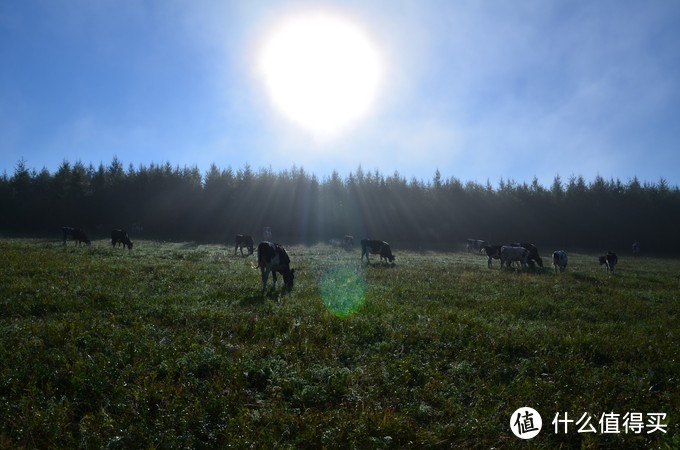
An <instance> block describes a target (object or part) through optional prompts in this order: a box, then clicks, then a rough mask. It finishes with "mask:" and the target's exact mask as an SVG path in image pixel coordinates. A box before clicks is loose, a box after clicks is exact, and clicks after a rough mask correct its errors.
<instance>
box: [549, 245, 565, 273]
mask: <svg viewBox="0 0 680 450" xmlns="http://www.w3.org/2000/svg"><path fill="white" fill-rule="evenodd" d="M552 259H553V267H554V268H555V273H557V271H558V270H559V271H560V272H564V270H565V269H566V268H567V263H568V262H569V257H568V256H567V252H565V251H564V250H556V251H554V252H553V254H552Z"/></svg>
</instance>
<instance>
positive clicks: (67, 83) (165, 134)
mask: <svg viewBox="0 0 680 450" xmlns="http://www.w3.org/2000/svg"><path fill="white" fill-rule="evenodd" d="M309 11H323V12H324V13H326V14H329V15H333V16H337V17H342V18H344V19H345V20H347V21H349V22H350V23H352V24H354V25H355V26H356V27H357V28H358V29H360V30H361V31H362V33H363V34H364V35H365V36H366V37H368V39H369V40H370V41H371V42H373V44H374V46H375V49H376V52H377V54H379V55H380V62H381V67H382V77H381V81H380V83H379V85H378V89H377V93H376V95H375V99H374V101H373V103H372V104H371V107H370V109H369V110H368V112H367V113H366V114H365V115H364V116H362V117H361V119H360V120H357V121H356V122H355V123H353V124H352V125H351V126H350V127H349V128H348V129H346V130H345V131H343V132H342V133H339V134H337V135H335V136H333V137H331V138H327V137H326V138H319V137H318V136H315V135H312V134H310V133H309V132H307V131H306V130H305V129H303V128H301V127H299V126H298V125H297V124H296V123H294V122H292V121H291V120H289V119H287V118H286V117H284V116H283V115H282V114H280V113H279V111H277V110H276V109H275V108H274V107H273V104H272V100H271V98H270V96H269V94H268V92H267V90H266V89H265V87H264V83H263V80H262V78H261V76H259V75H258V74H259V72H258V61H259V60H258V58H259V56H258V55H259V52H260V48H262V45H263V42H264V41H265V39H266V37H267V36H268V35H269V34H270V33H271V30H272V28H274V27H276V26H277V24H278V23H279V21H280V20H281V18H283V17H291V16H295V15H296V14H304V13H305V12H309ZM0 61H1V63H0V66H1V67H0V174H2V173H3V172H6V173H7V174H8V175H10V176H11V175H12V174H13V172H14V169H15V167H16V164H17V162H18V161H19V160H21V159H23V160H25V161H26V164H27V166H28V167H29V168H33V169H36V170H40V169H41V168H43V167H45V168H47V169H48V170H50V171H54V170H56V169H57V167H58V166H59V165H60V164H61V162H62V161H64V160H68V161H69V162H71V163H73V162H76V161H81V162H83V163H84V164H85V165H89V164H93V165H95V166H98V165H99V164H100V163H103V164H104V165H108V164H109V163H110V162H111V160H112V159H113V157H114V156H116V157H118V158H119V159H120V160H121V161H122V162H123V164H124V165H125V166H126V167H127V166H128V165H129V164H132V165H133V166H135V167H137V166H139V165H140V164H144V165H149V164H150V163H156V164H162V163H165V162H166V161H168V162H170V163H171V164H172V165H173V166H175V165H179V166H185V165H186V166H194V165H196V166H198V167H199V169H201V171H202V172H205V171H206V170H207V169H208V168H209V166H210V164H211V163H215V164H216V165H217V166H218V167H220V168H227V167H231V168H233V169H235V170H236V169H239V168H242V167H244V165H246V164H249V165H250V166H251V167H252V168H253V169H255V170H257V169H259V168H272V169H273V170H275V171H280V170H286V169H290V168H291V167H292V166H294V165H295V166H297V167H303V168H304V169H305V170H306V171H307V172H310V173H314V174H316V175H317V176H318V177H319V178H321V179H323V178H324V177H326V176H328V175H329V174H330V173H331V172H332V171H333V170H336V171H337V172H338V173H339V174H340V175H341V176H343V177H344V176H346V175H348V174H349V173H350V172H354V171H356V169H357V167H358V166H359V165H361V167H362V168H363V169H364V170H366V171H374V170H376V169H377V170H379V171H380V172H381V173H383V174H384V175H392V174H393V173H394V172H395V171H397V172H399V174H400V175H402V176H404V177H406V178H407V179H410V178H412V177H415V178H417V179H422V180H424V181H429V180H431V179H432V177H433V175H434V173H435V171H436V170H437V169H438V170H439V171H440V172H441V174H442V176H443V177H445V178H448V177H456V178H458V179H460V180H463V181H468V180H473V181H478V182H481V183H485V182H486V181H487V180H488V181H490V182H491V184H492V185H494V186H496V185H497V183H498V182H499V180H500V179H501V178H502V179H504V180H508V179H512V180H515V181H518V182H524V181H526V182H530V181H531V180H532V179H533V178H534V177H537V178H538V180H539V182H541V183H542V184H544V185H550V184H551V182H552V180H553V178H554V177H555V176H556V175H558V174H559V175H560V176H561V177H562V179H563V180H566V179H567V178H568V177H569V176H570V175H582V176H583V177H584V178H585V179H586V180H588V181H590V180H592V179H593V178H594V177H595V176H596V175H598V174H599V175H601V176H603V177H604V178H605V179H610V178H614V179H620V180H621V181H623V182H626V181H628V180H630V179H631V178H632V177H634V176H637V177H638V178H639V179H640V180H642V181H648V182H652V183H654V182H657V181H658V180H659V179H660V178H661V177H663V178H665V179H666V180H667V181H668V182H669V183H670V184H671V185H675V186H677V185H680V2H679V1H676V0H668V1H662V0H660V1H642V0H639V1H636V0H600V1H581V0H555V1H545V0H517V1H512V2H508V1H501V0H498V1H496V0H494V1H491V0H469V1H468V0H402V1H387V0H362V1H359V0H356V1H353V0H348V1H313V2H312V1H273V0H272V1H258V2H255V1H245V0H244V1H218V0H199V1H184V0H181V1H180V0H163V1H161V0H149V1H147V0H140V1H129V2H125V1H117V0H98V1H89V0H44V1H41V0H22V1H11V0H10V1H3V2H0Z"/></svg>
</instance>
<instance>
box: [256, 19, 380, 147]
mask: <svg viewBox="0 0 680 450" xmlns="http://www.w3.org/2000/svg"><path fill="white" fill-rule="evenodd" d="M258 69H259V73H260V76H261V77H262V79H263V81H264V85H265V87H266V89H267V92H268V93H269V96H270V98H271V101H272V103H273V105H274V106H275V108H276V109H277V110H278V111H280V112H281V113H282V114H283V115H284V116H286V117H287V118H288V119H290V120H291V121H293V122H294V123H296V124H298V125H300V126H301V127H303V128H304V129H306V130H307V131H309V132H311V133H312V134H314V135H317V136H334V135H337V134H338V133H340V132H342V131H345V130H346V129H348V128H349V127H350V126H351V125H353V124H355V123H357V122H358V121H359V120H361V119H362V118H363V117H365V116H366V115H367V114H368V112H369V111H370V109H371V106H372V104H373V103H374V101H375V99H376V96H377V94H378V88H379V87H380V83H381V77H382V67H381V61H380V57H379V53H378V51H377V49H376V46H375V45H374V44H373V43H372V42H371V40H370V39H369V37H368V35H367V34H366V33H364V32H363V31H362V29H361V28H360V27H359V26H358V25H355V24H354V23H353V22H352V21H351V20H350V19H347V18H345V17H343V16H341V15H338V14H331V13H328V12H307V13H299V14H296V15H293V16H289V17H286V18H284V19H282V20H281V22H279V23H278V24H277V25H276V26H275V27H274V28H273V29H272V30H271V32H270V33H269V34H268V35H267V37H266V39H265V40H264V44H263V45H262V48H261V49H260V51H259V58H258Z"/></svg>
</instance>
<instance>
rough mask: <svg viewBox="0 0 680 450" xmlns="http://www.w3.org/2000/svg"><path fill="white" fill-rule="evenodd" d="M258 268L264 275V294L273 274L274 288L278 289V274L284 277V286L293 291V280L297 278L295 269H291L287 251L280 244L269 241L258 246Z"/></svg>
mask: <svg viewBox="0 0 680 450" xmlns="http://www.w3.org/2000/svg"><path fill="white" fill-rule="evenodd" d="M257 266H258V267H259V268H260V273H261V274H262V292H263V293H264V291H265V290H266V289H267V278H269V273H270V272H271V274H272V277H273V278H274V282H273V283H272V286H273V287H274V288H276V272H279V273H280V274H281V276H283V284H284V285H285V287H286V289H287V290H289V291H290V290H291V289H293V279H294V278H295V269H291V268H290V258H289V257H288V253H286V249H284V248H283V247H281V246H280V245H279V244H274V243H272V242H269V241H263V242H260V244H259V245H258V246H257Z"/></svg>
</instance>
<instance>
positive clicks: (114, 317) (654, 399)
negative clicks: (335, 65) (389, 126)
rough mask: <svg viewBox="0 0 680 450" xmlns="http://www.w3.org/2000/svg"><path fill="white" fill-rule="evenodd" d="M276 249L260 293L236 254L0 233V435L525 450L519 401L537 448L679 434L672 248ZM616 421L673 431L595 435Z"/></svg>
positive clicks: (151, 444) (678, 263)
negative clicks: (585, 425)
mask: <svg viewBox="0 0 680 450" xmlns="http://www.w3.org/2000/svg"><path fill="white" fill-rule="evenodd" d="M287 249H288V252H289V254H290V256H291V259H292V261H293V263H292V267H294V268H296V278H295V287H294V289H293V291H292V292H291V293H290V294H287V293H284V292H283V291H282V289H281V288H282V285H283V282H282V279H281V278H279V282H278V286H277V290H276V291H271V290H270V289H268V292H267V294H266V295H265V296H263V295H262V293H261V279H260V274H259V271H258V270H256V269H254V265H255V257H254V256H249V257H241V256H240V254H239V256H234V250H233V247H230V246H223V245H195V244H191V243H160V242H153V241H136V242H135V248H134V249H133V250H132V251H128V250H126V249H122V248H119V249H112V248H111V246H110V244H109V243H108V242H107V241H104V240H102V241H95V242H93V244H92V246H90V247H76V246H74V245H73V243H71V242H70V243H69V245H68V246H66V247H64V246H63V245H62V244H61V242H60V241H57V240H53V241H49V240H37V239H25V240H22V239H3V240H0V305H1V308H2V315H1V317H0V343H1V345H0V448H64V447H69V448H72V447H88V448H102V447H108V448H177V447H185V448H206V447H211V448H214V447H219V448H222V447H227V446H232V447H236V448H245V447H252V448H307V447H311V448H324V447H328V448H337V447H343V448H450V447H453V448H461V447H462V448H466V447H467V448H470V447H473V448H475V447H479V448H490V447H496V448H513V447H517V448H526V447H527V442H525V441H523V440H520V439H518V438H517V437H515V435H514V434H513V433H512V431H511V430H510V426H509V423H510V419H511V416H512V413H513V411H515V410H516V409H518V408H520V407H523V406H529V407H532V408H534V409H536V410H537V411H538V412H539V413H540V414H541V416H542V419H543V429H542V431H541V433H540V434H539V435H538V436H537V437H536V438H534V439H533V440H531V441H530V445H531V446H533V447H534V448H560V447H561V448H574V447H576V448H579V447H585V448H591V447H607V448H626V447H629V448H646V447H649V448H679V447H680V420H679V416H680V260H670V259H655V258H651V257H641V258H638V259H633V258H632V257H630V256H626V255H620V258H619V266H618V267H617V269H616V272H615V273H613V274H608V273H607V272H606V271H605V270H604V269H602V268H600V267H599V265H598V264H597V258H596V256H597V255H585V254H570V261H569V267H568V268H567V271H566V272H565V273H562V274H555V273H553V272H552V270H546V271H545V272H543V273H528V272H527V273H521V272H519V271H516V270H503V271H500V270H499V269H498V261H494V269H492V270H490V269H488V268H487V266H486V257H483V256H481V255H474V254H466V253H432V252H415V251H400V249H399V248H398V247H394V248H393V251H394V253H395V256H396V257H397V260H396V265H395V266H394V267H391V266H387V265H382V264H380V263H378V260H379V258H378V257H377V256H375V257H374V258H373V259H372V264H371V265H366V264H361V263H360V261H359V256H360V249H358V248H355V250H354V251H351V252H347V251H344V250H342V249H339V248H335V247H330V246H326V245H317V246H312V247H304V246H290V247H287ZM541 250H542V256H543V257H544V259H545V260H546V261H547V260H548V258H547V256H548V255H549V253H550V252H549V250H550V251H551V250H552V249H541ZM270 283H271V279H270ZM565 412H566V413H568V417H569V418H570V419H575V420H577V419H579V417H581V416H582V415H583V414H584V413H588V415H589V416H592V421H591V424H592V425H593V426H594V428H595V429H596V430H597V432H595V433H578V432H577V428H578V427H577V426H576V424H575V423H574V424H571V425H570V426H569V429H568V432H567V433H566V434H565V433H564V432H563V429H562V426H560V433H555V430H554V426H553V425H552V424H551V422H552V421H553V418H554V417H555V415H556V414H557V413H560V415H561V417H564V413H565ZM628 412H631V413H632V412H639V413H643V414H644V415H646V414H648V413H666V414H667V416H666V419H665V420H664V421H663V423H664V424H665V431H666V433H663V432H660V431H656V432H653V433H648V430H647V429H645V428H643V429H642V432H641V433H639V434H636V433H634V432H633V431H630V430H629V432H628V433H626V432H624V430H623V420H622V419H621V421H620V423H621V426H620V432H619V433H603V432H601V428H600V424H599V420H600V417H601V416H602V414H603V413H616V414H620V416H621V417H623V415H624V414H626V413H628ZM646 420H647V418H646V416H645V422H646Z"/></svg>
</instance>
